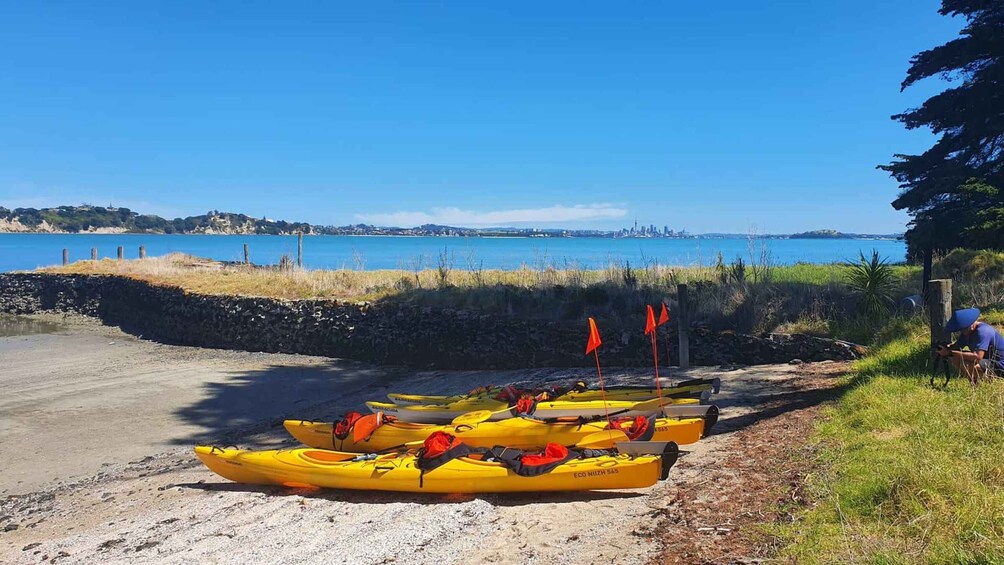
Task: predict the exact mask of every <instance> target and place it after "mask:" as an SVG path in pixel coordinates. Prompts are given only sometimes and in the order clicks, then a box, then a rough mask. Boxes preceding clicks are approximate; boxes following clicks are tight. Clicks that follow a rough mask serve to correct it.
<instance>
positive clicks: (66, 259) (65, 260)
mask: <svg viewBox="0 0 1004 565" xmlns="http://www.w3.org/2000/svg"><path fill="white" fill-rule="evenodd" d="M69 264H70V250H69V249H67V248H65V247H64V248H63V265H69Z"/></svg>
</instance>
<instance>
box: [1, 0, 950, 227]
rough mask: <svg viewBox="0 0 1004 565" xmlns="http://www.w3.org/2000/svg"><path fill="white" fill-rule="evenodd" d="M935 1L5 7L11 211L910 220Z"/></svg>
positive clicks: (720, 223) (841, 223)
mask: <svg viewBox="0 0 1004 565" xmlns="http://www.w3.org/2000/svg"><path fill="white" fill-rule="evenodd" d="M938 5H939V4H938V2H936V1H933V0H920V1H917V0H909V1H908V0H891V1H889V2H882V3H873V2H865V1H863V0H854V1H849V2H842V3H833V4H827V5H808V4H806V5H798V6H797V7H795V6H792V5H777V4H773V3H765V4H764V3H762V4H750V3H746V2H739V1H734V2H725V3H719V4H716V5H713V6H707V5H697V4H693V5H687V4H683V5H668V4H667V5H649V4H636V5H631V4H628V5H625V4H617V5H614V4H582V3H571V2H569V3H564V2H557V3H547V4H545V5H541V4H539V3H528V2H513V3H506V4H505V5H504V7H503V6H499V5H495V6H493V5H482V4H474V3H459V2H458V3H445V4H438V5H425V4H411V3H383V4H356V5H351V4H349V5H321V6H315V7H313V8H311V9H299V8H298V9H296V10H292V9H289V8H287V7H282V6H278V5H247V4H244V3H236V2H222V3H213V4H211V5H207V4H203V3H196V2H181V3H172V4H171V5H167V6H163V7H160V8H158V9H157V10H150V9H148V8H145V7H143V6H140V5H136V4H133V3H128V2H121V3H114V2H113V3H104V4H101V5H97V6H94V5H72V4H69V5H60V6H43V5H36V4H31V3H21V4H11V5H9V6H6V7H5V8H4V9H3V16H4V17H2V18H0V29H2V31H3V33H2V34H0V46H2V47H3V48H4V50H5V52H7V53H8V54H10V56H8V57H5V58H4V59H3V60H2V61H0V73H2V75H3V76H4V88H3V89H0V147H2V148H3V150H2V151H0V206H6V207H9V208H14V207H36V208H40V207H47V206H58V205H65V204H79V203H83V202H87V203H91V204H96V205H107V204H109V203H111V204H114V205H118V206H125V207H129V208H131V209H135V210H140V211H143V212H146V213H155V214H158V215H161V216H164V217H170V218H173V217H184V216H192V215H198V214H204V213H205V212H206V211H207V210H212V209H217V210H224V211H232V212H238V213H245V214H248V215H251V216H255V217H269V218H278V219H285V220H289V221H305V222H309V223H311V224H320V225H348V224H354V223H370V224H378V225H397V226H402V227H407V226H409V225H420V224H424V223H433V224H442V225H459V226H464V227H490V226H511V227H529V226H536V227H542V228H567V229H598V230H615V229H619V228H621V227H623V226H624V225H630V224H633V222H634V220H635V219H637V220H638V222H639V223H640V224H642V225H651V224H655V225H657V226H663V225H670V226H673V227H674V229H685V230H687V231H688V232H691V233H708V232H732V233H743V232H746V231H748V230H749V229H750V228H751V227H754V228H755V229H756V230H757V231H759V232H761V233H793V232H802V231H808V230H815V229H821V228H832V229H836V230H839V231H845V232H855V233H893V232H901V231H903V229H904V226H905V223H906V221H907V220H908V217H907V216H906V215H905V214H903V213H901V212H897V211H895V210H893V209H892V207H891V206H890V202H891V201H892V199H893V198H895V196H896V195H897V194H898V192H899V190H898V188H897V187H896V183H895V181H894V180H892V179H891V178H889V177H888V175H887V174H886V173H884V172H882V171H878V170H876V169H875V166H876V165H879V164H882V163H887V162H889V160H890V159H891V158H892V156H893V154H894V153H909V152H919V151H922V150H923V149H924V148H926V147H927V146H929V145H930V142H931V140H932V139H933V138H932V136H931V134H930V133H929V132H927V131H906V130H904V129H903V128H902V126H901V125H900V124H897V123H895V122H893V121H891V120H890V119H889V116H890V115H892V114H895V113H898V112H901V111H903V110H905V109H906V108H909V107H912V106H917V105H919V104H920V103H921V102H922V101H923V100H925V99H926V98H927V97H928V96H930V95H931V94H932V93H934V92H937V91H940V90H942V89H944V88H945V84H944V83H942V82H939V81H929V83H926V84H922V85H920V86H919V87H916V88H911V89H910V90H908V91H907V92H905V93H900V91H899V85H900V82H901V81H902V80H903V78H904V76H905V72H906V69H907V67H908V64H909V59H910V57H912V56H913V55H914V54H916V53H918V52H920V51H922V50H924V49H927V48H929V47H930V46H932V45H937V44H941V43H944V42H945V41H947V40H950V39H951V38H953V37H955V36H956V35H957V33H958V30H959V28H960V27H961V26H962V24H963V22H962V21H961V20H958V19H955V20H953V19H950V18H945V17H942V16H939V15H938V14H937V8H938ZM235 14H239V15H240V17H234V15H235Z"/></svg>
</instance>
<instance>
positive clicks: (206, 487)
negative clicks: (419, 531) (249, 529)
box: [170, 482, 646, 506]
mask: <svg viewBox="0 0 1004 565" xmlns="http://www.w3.org/2000/svg"><path fill="white" fill-rule="evenodd" d="M170 486H172V487H180V488H183V489H192V490H201V491H208V492H258V493H262V494H266V495H268V496H302V497H305V498H313V499H318V500H328V501H337V502H352V503H366V504H394V503H402V502H403V503H410V504H460V503H464V502H470V501H472V500H484V501H485V502H488V503H490V504H492V505H494V506H524V505H526V504H538V503H542V502H545V503H547V502H550V503H558V504H561V503H570V502H590V501H594V500H616V499H628V498H639V497H644V496H646V495H645V493H641V492H634V491H614V490H608V491H602V490H591V491H569V492H526V493H525V492H517V493H499V494H434V493H428V494H424V493H411V492H384V491H351V490H337V489H320V488H318V489H311V488H288V487H280V486H267V485H246V484H241V483H229V482H228V483H179V484H174V485H170Z"/></svg>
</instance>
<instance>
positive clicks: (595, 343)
mask: <svg viewBox="0 0 1004 565" xmlns="http://www.w3.org/2000/svg"><path fill="white" fill-rule="evenodd" d="M602 343H603V342H602V341H600V331H599V330H598V329H596V320H594V319H592V318H589V341H587V342H586V355H589V354H590V353H592V352H593V350H594V349H596V348H597V347H599V346H600V345H601V344H602Z"/></svg>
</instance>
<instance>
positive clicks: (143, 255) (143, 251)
mask: <svg viewBox="0 0 1004 565" xmlns="http://www.w3.org/2000/svg"><path fill="white" fill-rule="evenodd" d="M139 258H140V259H146V246H145V245H140V246H139Z"/></svg>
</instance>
